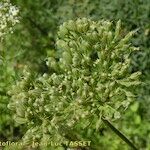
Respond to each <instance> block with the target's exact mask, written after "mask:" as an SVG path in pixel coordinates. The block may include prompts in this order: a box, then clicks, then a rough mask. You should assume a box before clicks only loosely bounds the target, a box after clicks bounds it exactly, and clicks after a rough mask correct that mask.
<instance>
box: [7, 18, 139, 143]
mask: <svg viewBox="0 0 150 150" xmlns="http://www.w3.org/2000/svg"><path fill="white" fill-rule="evenodd" d="M120 24H121V22H120V21H118V22H117V24H116V27H114V25H113V23H112V22H110V21H103V20H102V21H92V20H90V19H86V18H82V19H77V20H75V21H74V20H70V21H68V22H65V23H64V24H63V25H61V26H60V27H59V31H58V39H57V40H56V47H57V50H58V51H57V52H58V53H57V56H56V58H55V57H49V58H48V60H47V65H48V67H49V70H50V71H49V72H50V73H46V74H44V75H43V76H42V77H39V78H38V79H37V80H36V81H32V78H31V75H30V73H28V74H27V76H25V77H24V79H23V80H22V81H21V82H20V83H18V84H17V86H15V87H14V89H13V90H12V91H10V94H11V95H13V96H12V101H11V102H10V104H9V107H10V108H12V109H13V110H14V111H15V119H16V121H18V122H19V123H29V124H30V125H31V127H32V128H31V129H30V130H29V131H28V132H27V136H26V138H25V139H28V137H32V134H34V133H32V132H31V131H32V130H33V131H35V134H36V133H37V134H38V136H37V135H36V136H35V137H36V138H37V139H38V138H39V139H40V138H41V136H42V138H43V139H45V137H47V136H48V137H49V138H53V139H57V140H62V139H63V138H64V137H66V133H67V131H68V130H69V129H70V130H73V129H74V128H75V127H77V126H80V128H82V129H85V130H86V129H88V128H92V129H98V128H99V127H100V125H101V118H102V117H105V118H106V119H108V120H111V121H113V120H116V119H118V118H120V117H121V113H122V112H123V110H126V109H127V107H128V105H129V104H130V102H131V101H132V100H133V99H134V98H135V95H134V93H133V91H135V88H136V86H137V85H139V83H140V82H139V80H138V78H139V75H140V73H139V72H136V73H132V74H131V73H129V67H130V58H129V56H130V53H131V52H132V51H133V50H136V48H134V47H133V46H131V44H130V43H129V41H130V38H131V37H132V35H133V33H134V32H130V33H128V34H127V35H126V36H123V35H122V34H123V33H122V31H121V29H120ZM37 131H38V132H37ZM31 133H32V134H31ZM35 137H34V139H35ZM62 137H63V138H62Z"/></svg>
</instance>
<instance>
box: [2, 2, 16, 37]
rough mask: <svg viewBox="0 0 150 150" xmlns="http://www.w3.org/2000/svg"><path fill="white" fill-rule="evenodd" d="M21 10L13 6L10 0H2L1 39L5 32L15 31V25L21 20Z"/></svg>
mask: <svg viewBox="0 0 150 150" xmlns="http://www.w3.org/2000/svg"><path fill="white" fill-rule="evenodd" d="M18 13H19V10H18V8H17V7H16V6H13V5H12V4H11V3H10V1H9V0H2V1H1V2H0V39H2V38H3V36H4V35H5V34H7V33H8V32H12V31H13V28H12V27H13V26H14V25H15V24H16V23H18V22H19V20H18Z"/></svg>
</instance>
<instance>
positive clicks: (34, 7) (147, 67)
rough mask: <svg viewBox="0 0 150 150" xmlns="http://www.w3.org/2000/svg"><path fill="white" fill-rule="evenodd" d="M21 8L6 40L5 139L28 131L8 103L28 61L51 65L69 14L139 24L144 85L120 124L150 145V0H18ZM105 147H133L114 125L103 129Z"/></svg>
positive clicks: (1, 137) (1, 74) (144, 148)
mask: <svg viewBox="0 0 150 150" xmlns="http://www.w3.org/2000/svg"><path fill="white" fill-rule="evenodd" d="M11 2H12V3H13V4H14V5H16V6H17V7H19V9H20V14H19V15H20V23H19V24H18V25H17V26H16V29H15V32H14V34H12V35H9V36H7V37H6V39H5V41H4V45H3V49H4V50H5V54H3V55H4V56H5V62H6V63H5V65H3V66H1V67H0V141H6V140H13V141H17V140H18V139H20V138H21V137H22V135H23V134H24V132H25V131H26V127H25V126H19V125H17V124H16V123H15V122H14V121H13V119H12V116H11V112H10V111H9V110H8V109H7V104H8V101H9V96H8V95H7V91H8V90H9V89H10V87H11V86H12V85H13V84H14V83H15V82H16V80H19V79H20V76H21V75H22V70H23V68H24V66H25V65H28V66H30V68H32V70H33V71H34V72H35V73H36V74H43V73H44V72H46V71H47V67H46V65H45V61H44V60H45V58H46V57H47V56H49V55H50V53H51V52H52V51H53V50H54V49H55V39H56V37H57V29H58V26H59V25H60V24H61V23H63V22H64V21H67V20H69V19H75V18H79V17H89V18H92V19H94V20H100V19H104V20H111V21H114V22H116V21H118V20H119V19H120V20H121V21H122V25H123V27H124V28H125V29H126V31H130V30H134V29H138V32H137V34H136V35H135V36H134V38H133V40H132V43H133V45H135V46H137V47H139V48H140V50H139V51H138V53H137V52H136V53H135V54H134V53H133V54H132V67H131V71H137V70H140V71H141V72H142V77H141V80H142V81H143V83H144V84H143V86H141V87H140V88H139V90H138V93H139V95H138V98H137V100H136V102H134V103H133V104H132V105H131V106H130V108H129V109H128V111H126V113H125V114H124V116H123V117H122V118H121V119H120V120H119V122H117V123H116V124H114V125H115V126H116V127H117V128H118V129H120V130H121V131H122V132H123V133H124V134H125V135H127V136H128V137H129V138H130V139H131V140H132V141H133V142H134V143H135V145H137V147H138V148H139V149H141V150H150V1H149V0H34V1H32V0H12V1H11ZM101 134H102V138H101V139H100V141H99V143H100V145H101V148H100V149H102V150H120V149H122V150H128V149H129V147H128V146H127V145H126V144H125V143H124V142H123V141H121V140H120V139H119V138H118V137H117V136H116V135H115V134H114V133H113V132H112V131H111V130H110V129H108V128H104V129H103V130H102V133H101Z"/></svg>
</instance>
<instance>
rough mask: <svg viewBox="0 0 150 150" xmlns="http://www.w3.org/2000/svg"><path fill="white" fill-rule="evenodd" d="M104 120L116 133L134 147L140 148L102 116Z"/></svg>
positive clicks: (135, 149)
mask: <svg viewBox="0 0 150 150" xmlns="http://www.w3.org/2000/svg"><path fill="white" fill-rule="evenodd" d="M102 121H103V122H104V123H105V124H106V125H107V126H108V127H110V128H111V130H112V131H113V132H114V133H116V134H117V135H118V136H119V137H120V138H121V139H122V140H123V141H124V142H126V143H127V144H128V145H129V146H130V147H131V148H132V149H134V150H138V149H137V148H136V147H135V145H134V144H133V143H132V142H131V141H130V140H129V139H128V138H127V137H126V136H125V135H124V134H123V133H121V132H120V131H119V130H118V129H116V128H115V127H114V126H113V125H112V124H111V123H110V122H109V121H108V120H107V119H105V118H104V117H102Z"/></svg>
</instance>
